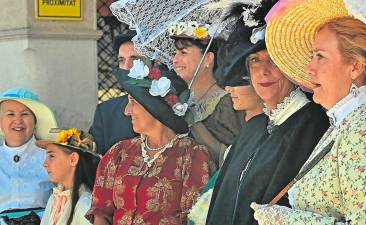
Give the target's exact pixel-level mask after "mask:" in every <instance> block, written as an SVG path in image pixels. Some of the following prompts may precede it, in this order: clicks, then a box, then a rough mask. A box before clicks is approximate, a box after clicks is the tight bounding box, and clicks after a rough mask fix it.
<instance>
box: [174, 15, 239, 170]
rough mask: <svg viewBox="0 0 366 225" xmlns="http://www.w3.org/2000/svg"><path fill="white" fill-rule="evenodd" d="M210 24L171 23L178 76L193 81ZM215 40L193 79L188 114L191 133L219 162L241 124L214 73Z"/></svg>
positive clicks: (207, 41)
mask: <svg viewBox="0 0 366 225" xmlns="http://www.w3.org/2000/svg"><path fill="white" fill-rule="evenodd" d="M209 30H210V26H209V25H207V24H198V23H197V22H196V21H188V22H180V23H178V24H173V25H172V26H171V27H170V35H171V38H173V39H174V40H175V49H176V50H175V55H174V58H173V66H174V70H175V72H176V73H177V74H178V76H180V77H182V78H183V79H184V80H185V81H186V83H187V84H190V83H191V82H192V79H193V75H194V73H195V71H196V69H197V67H198V65H199V63H200V60H201V58H202V57H203V53H204V52H205V50H206V48H207V47H208V43H209V40H210V38H211V36H210V32H209ZM216 52H217V46H216V40H214V41H213V42H212V44H211V46H210V47H209V48H208V50H207V54H206V55H205V57H203V63H202V65H201V67H200V68H198V73H197V76H196V78H195V80H194V82H193V83H192V87H191V90H192V92H193V99H192V100H193V102H194V104H193V105H192V107H191V112H192V114H191V115H192V116H190V117H186V119H187V122H188V125H189V127H190V133H191V136H192V137H193V138H194V139H195V140H196V141H197V142H198V143H200V144H203V145H205V146H207V147H208V149H209V151H210V154H211V157H212V158H213V159H214V160H215V163H216V165H217V166H220V165H221V164H222V163H223V158H224V157H223V156H224V152H225V150H226V148H227V146H229V145H231V144H232V143H233V142H234V140H235V138H236V136H237V135H238V134H239V131H240V128H241V118H240V113H236V112H235V110H234V109H233V106H232V104H233V103H232V101H231V99H230V96H229V95H228V93H227V92H226V91H225V90H223V89H222V88H221V87H219V86H218V85H217V83H216V80H215V79H214V77H213V73H214V71H215V69H216V67H217V65H216V64H217V62H216V61H217V59H216V57H217V56H216Z"/></svg>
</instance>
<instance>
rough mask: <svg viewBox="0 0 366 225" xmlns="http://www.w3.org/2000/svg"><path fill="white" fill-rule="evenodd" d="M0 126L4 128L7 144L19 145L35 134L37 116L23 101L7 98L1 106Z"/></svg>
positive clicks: (11, 145)
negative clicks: (35, 116)
mask: <svg viewBox="0 0 366 225" xmlns="http://www.w3.org/2000/svg"><path fill="white" fill-rule="evenodd" d="M0 109H1V110H0V128H1V129H2V130H3V133H4V137H5V141H6V144H7V145H8V146H10V147H19V146H21V145H24V144H25V143H27V142H28V141H29V140H30V139H31V137H32V136H33V132H34V127H35V118H34V115H33V113H32V111H31V110H30V109H29V108H27V107H26V106H25V105H23V104H22V103H19V102H17V101H13V100H7V101H4V102H2V103H1V106H0Z"/></svg>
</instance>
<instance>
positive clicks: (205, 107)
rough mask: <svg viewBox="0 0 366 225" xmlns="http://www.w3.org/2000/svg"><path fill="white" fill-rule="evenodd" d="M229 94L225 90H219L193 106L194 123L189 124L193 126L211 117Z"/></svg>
mask: <svg viewBox="0 0 366 225" xmlns="http://www.w3.org/2000/svg"><path fill="white" fill-rule="evenodd" d="M227 94H228V93H227V92H226V91H225V90H223V89H219V90H217V91H215V92H213V93H212V94H210V95H207V96H206V97H205V98H203V99H201V100H200V101H199V102H198V103H196V104H195V105H193V106H192V107H191V112H192V115H193V121H190V122H188V124H189V125H192V124H195V123H197V122H200V121H202V120H205V119H206V118H207V117H209V116H210V115H211V114H212V113H213V111H214V110H215V109H216V106H217V104H218V103H219V102H220V100H221V98H222V97H224V96H225V95H227Z"/></svg>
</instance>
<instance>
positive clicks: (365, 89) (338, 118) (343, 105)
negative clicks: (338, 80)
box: [327, 85, 366, 127]
mask: <svg viewBox="0 0 366 225" xmlns="http://www.w3.org/2000/svg"><path fill="white" fill-rule="evenodd" d="M357 91H358V94H357V96H354V95H353V94H352V93H349V94H348V95H347V96H346V97H344V98H343V99H341V100H340V101H339V102H337V104H335V105H334V106H333V107H332V108H331V109H329V110H328V111H327V115H328V117H329V121H330V124H331V126H332V127H335V126H338V125H339V124H340V123H341V122H342V121H343V120H344V118H346V117H347V115H348V114H350V113H351V112H352V111H353V110H354V109H356V108H358V107H359V106H360V105H362V104H365V103H366V85H364V86H361V87H359V88H358V89H357Z"/></svg>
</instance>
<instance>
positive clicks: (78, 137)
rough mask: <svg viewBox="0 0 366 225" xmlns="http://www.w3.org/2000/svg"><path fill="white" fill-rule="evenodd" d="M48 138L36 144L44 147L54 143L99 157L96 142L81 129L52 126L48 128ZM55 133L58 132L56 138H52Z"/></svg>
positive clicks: (70, 149)
mask: <svg viewBox="0 0 366 225" xmlns="http://www.w3.org/2000/svg"><path fill="white" fill-rule="evenodd" d="M49 133H50V135H49V136H50V137H51V138H50V140H39V141H37V142H36V145H37V146H38V147H40V148H42V149H46V148H47V146H48V145H49V144H56V145H59V146H61V147H65V148H67V149H68V150H69V151H74V152H78V153H83V154H84V153H85V154H89V155H92V156H95V157H97V158H101V155H99V154H97V153H96V144H95V142H94V140H93V137H92V136H91V135H90V134H88V133H86V134H85V133H84V132H83V131H82V130H78V129H76V128H70V129H59V128H52V129H51V130H50V132H49ZM55 133H58V135H57V137H56V138H53V137H54V136H55V135H54V134H55Z"/></svg>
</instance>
